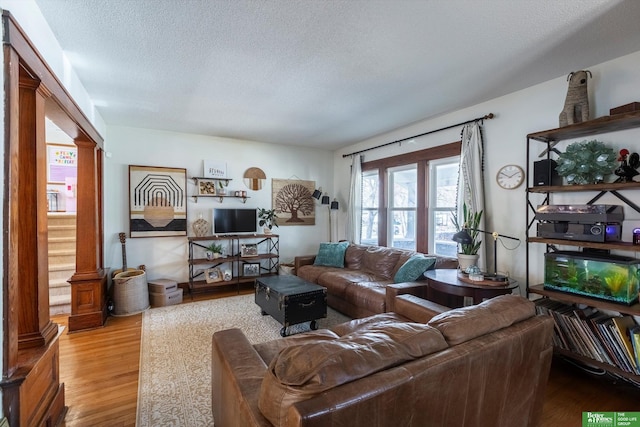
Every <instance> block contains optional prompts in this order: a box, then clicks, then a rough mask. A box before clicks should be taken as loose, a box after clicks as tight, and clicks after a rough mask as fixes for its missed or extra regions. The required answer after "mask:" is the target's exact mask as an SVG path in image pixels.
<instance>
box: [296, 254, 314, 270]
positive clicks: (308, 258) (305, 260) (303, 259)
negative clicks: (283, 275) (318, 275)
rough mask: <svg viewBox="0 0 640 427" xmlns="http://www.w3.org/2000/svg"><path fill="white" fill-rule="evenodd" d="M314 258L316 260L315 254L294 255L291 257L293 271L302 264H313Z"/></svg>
mask: <svg viewBox="0 0 640 427" xmlns="http://www.w3.org/2000/svg"><path fill="white" fill-rule="evenodd" d="M315 260H316V256H315V255H302V256H297V257H295V258H294V259H293V265H294V268H295V271H296V272H297V271H298V269H299V268H300V267H302V266H303V265H313V263H314V262H315Z"/></svg>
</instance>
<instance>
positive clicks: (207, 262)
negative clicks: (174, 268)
mask: <svg viewBox="0 0 640 427" xmlns="http://www.w3.org/2000/svg"><path fill="white" fill-rule="evenodd" d="M188 240H189V290H190V291H191V292H195V293H197V292H207V291H211V290H214V289H216V288H218V287H220V286H228V285H236V286H237V287H238V289H239V286H240V284H242V283H253V282H255V280H256V278H257V277H262V276H270V275H275V274H278V268H279V260H280V237H279V236H278V235H277V234H225V235H215V236H205V237H189V238H188ZM212 242H227V256H224V257H220V258H214V259H208V258H206V257H205V256H204V254H205V251H206V249H207V246H209V244H210V243H212ZM243 244H244V245H246V244H251V245H255V253H252V254H250V255H246V254H245V256H243V252H242V246H243ZM245 264H259V267H258V268H257V270H258V271H257V274H254V275H245V271H244V265H245ZM211 268H220V270H221V271H223V270H228V271H230V272H231V275H232V277H231V278H230V279H229V280H220V281H217V282H211V283H207V281H206V280H205V274H206V271H207V270H208V269H211Z"/></svg>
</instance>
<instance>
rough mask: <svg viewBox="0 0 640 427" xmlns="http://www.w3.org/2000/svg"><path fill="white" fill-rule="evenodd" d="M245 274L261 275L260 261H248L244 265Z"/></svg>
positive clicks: (243, 272) (243, 273)
mask: <svg viewBox="0 0 640 427" xmlns="http://www.w3.org/2000/svg"><path fill="white" fill-rule="evenodd" d="M242 275H243V276H259V275H260V263H259V262H248V263H246V264H243V265H242Z"/></svg>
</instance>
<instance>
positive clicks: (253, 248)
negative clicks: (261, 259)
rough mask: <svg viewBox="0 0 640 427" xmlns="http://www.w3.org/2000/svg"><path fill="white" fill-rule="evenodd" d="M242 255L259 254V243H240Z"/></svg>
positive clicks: (252, 255) (251, 255)
mask: <svg viewBox="0 0 640 427" xmlns="http://www.w3.org/2000/svg"><path fill="white" fill-rule="evenodd" d="M240 256H241V257H254V256H258V244H257V243H243V244H241V245H240Z"/></svg>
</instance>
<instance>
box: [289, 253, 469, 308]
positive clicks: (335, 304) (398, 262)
mask: <svg viewBox="0 0 640 427" xmlns="http://www.w3.org/2000/svg"><path fill="white" fill-rule="evenodd" d="M339 245H344V247H345V248H346V249H345V250H344V252H343V253H344V255H343V256H342V258H341V259H340V258H338V259H337V262H336V259H333V260H329V261H328V262H327V261H325V262H320V265H318V262H317V261H318V259H319V258H320V257H321V255H322V251H323V249H326V248H327V247H333V248H335V247H336V246H339ZM421 258H426V259H432V260H433V263H431V264H430V266H429V267H428V268H458V261H457V260H456V259H455V258H447V257H443V256H438V255H423V254H420V253H417V252H414V251H409V250H404V249H398V248H387V247H382V246H367V245H356V244H349V243H347V242H341V243H333V244H331V243H322V244H321V245H320V250H319V253H318V254H317V255H307V256H298V257H295V260H294V262H295V271H296V275H297V276H298V277H300V278H301V279H304V280H306V281H308V282H311V283H316V284H318V285H320V286H324V287H325V288H327V304H328V305H329V306H330V307H332V308H334V309H336V310H338V311H340V312H342V313H344V314H346V315H348V316H350V317H352V318H360V317H366V316H371V315H373V314H378V313H384V312H387V311H391V307H392V304H393V302H392V301H393V298H394V297H395V296H396V295H397V294H399V293H417V292H412V291H408V290H406V289H409V288H411V287H414V286H417V287H418V288H419V287H422V286H426V284H425V282H424V281H423V282H422V283H421V284H419V283H417V282H416V281H419V280H420V279H421V278H422V273H423V272H424V270H422V271H421V272H419V274H414V275H413V277H410V280H406V278H407V276H406V275H405V276H403V278H402V279H398V278H399V277H401V276H402V274H401V273H402V271H403V270H402V269H404V268H406V265H405V264H407V263H408V262H410V261H414V260H416V261H418V262H420V261H421ZM427 265H429V264H427ZM390 285H393V287H394V288H395V289H389V286H390ZM399 288H404V289H405V291H398V289H399Z"/></svg>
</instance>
